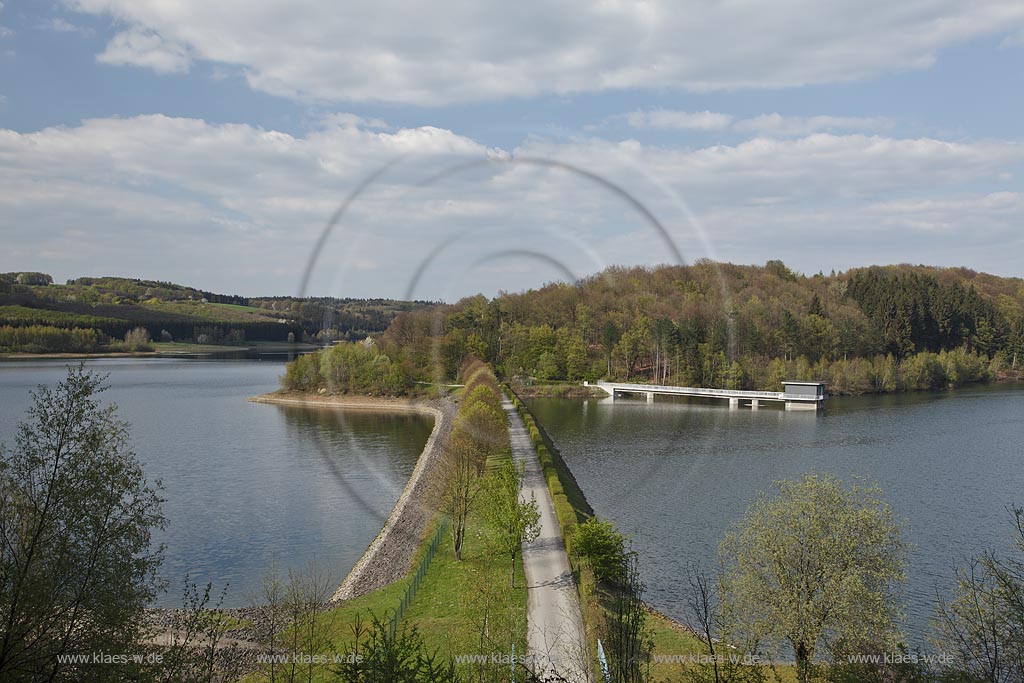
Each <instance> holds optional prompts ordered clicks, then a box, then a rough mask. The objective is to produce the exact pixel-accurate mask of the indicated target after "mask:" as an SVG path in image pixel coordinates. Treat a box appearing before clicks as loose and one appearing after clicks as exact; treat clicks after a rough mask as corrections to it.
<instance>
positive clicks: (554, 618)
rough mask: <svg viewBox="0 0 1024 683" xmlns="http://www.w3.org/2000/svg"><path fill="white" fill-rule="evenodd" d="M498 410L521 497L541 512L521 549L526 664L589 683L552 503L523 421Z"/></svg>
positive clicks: (510, 410) (576, 604)
mask: <svg viewBox="0 0 1024 683" xmlns="http://www.w3.org/2000/svg"><path fill="white" fill-rule="evenodd" d="M502 406H503V407H504V408H505V412H506V413H507V415H508V421H509V436H510V439H511V442H512V457H513V459H514V460H515V462H516V464H519V463H523V467H524V469H525V476H524V479H523V489H522V495H523V497H524V498H525V499H526V500H529V499H530V497H531V496H534V497H535V498H536V500H537V506H538V507H539V508H540V525H541V529H540V535H539V536H538V537H537V540H535V541H534V542H533V543H526V544H523V568H524V570H525V573H526V587H527V606H526V645H527V653H526V654H527V660H528V662H529V664H528V665H529V666H530V668H531V669H533V670H534V672H535V673H537V674H538V675H539V676H540V677H541V678H542V679H543V678H545V677H547V676H555V677H561V678H555V680H565V681H568V682H569V683H589V681H590V676H589V674H588V673H587V672H588V670H589V668H590V667H589V661H590V654H589V652H590V651H589V649H588V648H587V640H586V635H585V630H584V628H583V617H582V614H581V612H580V601H579V594H578V593H577V592H576V585H575V583H574V581H573V577H572V570H571V569H570V567H569V557H568V555H567V554H566V552H565V542H564V540H563V539H562V529H561V527H560V526H559V524H558V518H557V517H556V516H555V503H554V501H553V500H552V498H551V492H550V491H549V490H548V486H547V482H546V481H545V480H544V472H543V470H541V467H540V459H539V458H538V457H537V451H536V450H534V447H533V442H532V441H531V440H530V435H529V433H528V432H527V431H526V425H524V424H523V419H522V418H521V417H520V416H519V413H518V412H516V409H515V406H513V405H512V402H511V401H509V400H508V399H505V400H504V401H502Z"/></svg>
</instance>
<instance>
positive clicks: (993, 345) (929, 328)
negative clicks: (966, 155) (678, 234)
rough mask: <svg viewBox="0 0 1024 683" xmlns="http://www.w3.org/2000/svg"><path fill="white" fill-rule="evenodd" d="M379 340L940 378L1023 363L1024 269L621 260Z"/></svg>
mask: <svg viewBox="0 0 1024 683" xmlns="http://www.w3.org/2000/svg"><path fill="white" fill-rule="evenodd" d="M436 316H442V317H443V320H442V321H441V322H440V323H438V322H437V320H436ZM439 330H440V331H441V333H438V331H439ZM378 346H379V348H380V351H381V352H382V353H386V354H388V355H389V357H390V358H391V359H392V360H393V361H399V362H402V363H405V365H406V367H409V368H416V369H418V370H415V371H412V374H413V375H415V374H416V372H418V373H419V375H420V377H422V378H429V377H430V376H437V375H438V374H440V375H443V376H448V377H452V376H454V373H455V371H456V369H457V367H458V363H459V361H460V359H462V358H463V357H465V356H466V355H468V354H475V355H477V356H479V357H480V358H484V359H486V360H487V361H489V362H491V363H493V364H494V365H495V367H496V368H498V369H499V371H501V372H503V373H504V374H505V375H506V376H509V377H521V378H524V379H525V378H531V379H532V380H546V381H559V380H568V381H573V382H575V381H579V380H583V379H590V380H596V379H599V378H602V377H605V378H610V379H616V380H633V381H650V382H659V383H664V384H680V385H696V386H708V387H723V388H724V387H729V388H744V389H767V390H778V389H779V381H780V380H782V379H806V380H812V379H813V380H819V379H820V380H824V381H827V382H829V384H830V390H831V391H832V392H833V393H867V392H882V391H899V390H903V389H927V388H938V387H945V386H950V385H953V386H955V385H958V384H962V383H964V382H969V381H977V380H985V379H989V378H1001V377H1008V376H1019V375H1020V371H1021V367H1022V365H1024V280H1021V279H1020V278H1003V277H997V276H993V275H988V274H984V273H977V272H974V271H971V270H967V269H962V268H933V267H927V266H912V265H895V266H884V267H878V266H876V267H869V268H859V269H854V270H850V271H847V272H843V273H832V274H830V275H825V274H822V273H819V274H817V275H812V276H806V275H802V274H799V273H794V272H793V271H791V270H790V269H789V268H787V267H786V265H785V264H784V263H782V262H780V261H770V262H768V263H766V264H765V265H763V266H743V265H734V264H729V263H713V262H710V261H700V262H697V263H695V264H693V265H690V266H660V267H655V268H623V267H613V268H609V269H607V270H605V271H604V272H602V273H599V274H597V275H594V276H591V277H588V278H586V279H583V280H581V281H579V282H577V283H575V284H563V283H555V284H549V285H546V286H544V287H541V288H539V289H535V290H529V291H526V292H521V293H515V294H501V295H500V296H498V297H495V298H494V299H490V300H488V299H487V298H485V297H484V296H482V295H481V296H475V297H469V298H466V299H463V300H462V301H460V302H458V303H457V304H454V305H451V306H445V307H438V308H436V309H433V310H432V311H415V312H409V313H403V314H402V315H400V316H398V317H397V318H396V319H395V320H394V322H393V323H392V324H391V326H390V328H389V329H388V331H387V332H386V333H385V334H384V335H383V337H382V338H381V339H380V340H379V344H378Z"/></svg>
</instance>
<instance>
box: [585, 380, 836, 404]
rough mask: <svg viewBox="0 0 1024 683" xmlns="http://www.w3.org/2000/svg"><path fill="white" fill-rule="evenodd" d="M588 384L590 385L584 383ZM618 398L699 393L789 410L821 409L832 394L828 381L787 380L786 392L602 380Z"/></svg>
mask: <svg viewBox="0 0 1024 683" xmlns="http://www.w3.org/2000/svg"><path fill="white" fill-rule="evenodd" d="M584 384H588V383H587V382H584ZM589 386H597V387H600V388H601V389H604V390H605V391H606V392H608V394H609V395H610V396H611V397H612V400H614V399H615V398H616V397H617V396H618V395H619V394H645V395H646V396H647V400H648V401H649V402H652V401H654V395H655V394H662V395H665V396H695V397H697V398H720V399H727V400H728V401H729V407H730V408H738V407H739V406H740V403H741V402H743V403H746V404H749V405H750V407H751V408H753V409H757V408H759V407H760V405H761V402H762V401H777V402H783V403H785V404H786V410H819V409H821V408H822V407H823V406H824V405H825V399H826V398H828V394H827V393H826V392H825V383H824V382H783V383H782V388H783V391H740V390H738V389H707V388H704V387H673V386H664V385H658V384H628V383H624V382H598V383H597V384H595V385H589Z"/></svg>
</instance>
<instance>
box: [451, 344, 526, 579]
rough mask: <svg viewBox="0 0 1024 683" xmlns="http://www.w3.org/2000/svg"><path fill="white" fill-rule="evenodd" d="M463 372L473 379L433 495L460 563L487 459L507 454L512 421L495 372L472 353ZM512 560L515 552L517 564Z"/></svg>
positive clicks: (495, 458)
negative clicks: (507, 418)
mask: <svg viewBox="0 0 1024 683" xmlns="http://www.w3.org/2000/svg"><path fill="white" fill-rule="evenodd" d="M462 375H463V376H465V377H468V378H469V384H467V386H466V389H469V388H470V387H471V386H472V387H473V388H472V389H471V390H470V392H469V394H468V395H467V394H464V395H463V398H462V400H461V401H460V403H459V410H458V413H457V414H456V416H455V425H454V427H453V428H452V433H451V437H450V438H449V440H448V445H447V447H446V448H445V450H444V453H443V454H442V457H441V459H440V462H439V463H438V474H437V477H435V480H434V481H435V488H436V490H435V492H434V496H435V499H436V500H437V504H438V507H439V508H440V510H441V511H442V512H444V513H445V514H446V515H448V518H449V519H450V521H451V527H450V528H451V534H452V548H453V550H454V552H455V558H456V559H457V560H460V561H461V559H462V547H463V544H464V543H465V540H466V527H467V524H468V520H469V517H470V515H471V513H472V512H473V511H474V510H476V508H477V506H478V496H479V494H480V492H481V490H482V489H483V486H484V480H483V476H484V474H485V472H486V469H487V464H488V461H491V462H495V463H498V462H501V461H502V460H503V459H508V458H509V440H508V421H507V420H506V418H505V412H504V410H503V409H502V407H501V396H500V394H499V390H498V388H497V386H498V385H497V381H496V380H495V378H494V375H493V373H492V372H491V370H490V368H488V367H487V366H486V365H485V364H483V363H482V362H481V361H480V360H479V359H476V358H472V357H471V358H470V359H468V360H467V361H466V362H465V363H464V364H463V367H462ZM513 531H515V529H513ZM514 562H515V558H514V556H513V567H514Z"/></svg>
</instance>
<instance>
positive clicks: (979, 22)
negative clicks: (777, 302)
mask: <svg viewBox="0 0 1024 683" xmlns="http://www.w3.org/2000/svg"><path fill="white" fill-rule="evenodd" d="M1022 122H1024V3H1021V2H1020V0H972V1H971V2H963V0H901V1H900V2H895V3H894V2H891V0H884V1H883V0H833V1H831V2H827V3H823V2H820V0H772V1H770V2H767V1H765V0H646V1H639V2H631V1H628V0H556V1H555V2H552V1H551V0H548V1H547V2H537V1H536V0H517V2H514V3H509V2H492V1H491V0H434V1H433V2H430V3H426V2H416V1H412V2H410V0H374V1H373V2H364V1H363V0H348V1H347V2H344V3H338V2H332V1H329V0H292V1H290V2H256V3H254V2H251V0H250V1H246V2H243V1H242V0H218V1H217V2H210V1H209V0H202V1H200V0H176V1H174V2H172V1H170V0H57V1H53V0H50V1H46V2H44V1H41V0H3V1H2V2H0V271H14V270H17V271H22V270H31V271H43V272H48V273H50V274H52V275H53V276H54V278H55V280H57V281H58V282H62V281H64V280H66V279H68V278H73V277H80V276H102V275H117V276H125V277H138V278H144V279H154V280H165V281H172V282H178V283H182V284H187V285H191V286H196V287H200V288H203V289H207V290H211V291H216V292H221V293H231V294H243V295H250V296H256V295H271V294H278V295H285V294H289V295H294V294H299V293H305V294H315V295H332V296H353V297H393V298H417V299H431V300H437V299H443V300H446V301H454V300H456V299H458V298H460V297H462V296H465V295H469V294H473V293H476V292H483V293H485V294H487V295H489V296H491V295H494V294H496V293H497V292H499V291H502V290H505V291H518V290H522V289H526V288H530V287H537V286H539V285H541V284H543V283H545V282H549V281H553V280H559V279H560V280H571V279H574V278H578V277H582V276H585V275H588V274H591V273H594V272H597V271H599V270H601V269H603V268H605V267H607V266H610V265H655V264H659V263H687V262H693V261H694V260H697V259H701V258H711V259H714V260H723V261H731V262H734V263H755V264H759V263H764V262H765V261H767V260H769V259H782V260H783V261H785V262H786V263H787V264H788V265H789V266H790V267H791V268H793V269H794V270H797V271H800V272H803V273H807V274H812V273H816V272H819V271H821V272H825V273H829V272H830V271H832V270H837V271H841V270H845V269H848V268H851V267H857V266H864V265H870V264H886V263H904V262H909V263H924V264H929V265H936V266H966V267H969V268H972V269H975V270H979V271H985V272H991V273H995V274H998V275H1006V276H1016V277H1021V276H1024V259H1022V258H1021V254H1022V253H1024V183H1022V172H1024V129H1022Z"/></svg>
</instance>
